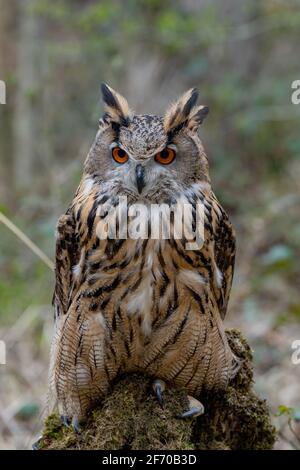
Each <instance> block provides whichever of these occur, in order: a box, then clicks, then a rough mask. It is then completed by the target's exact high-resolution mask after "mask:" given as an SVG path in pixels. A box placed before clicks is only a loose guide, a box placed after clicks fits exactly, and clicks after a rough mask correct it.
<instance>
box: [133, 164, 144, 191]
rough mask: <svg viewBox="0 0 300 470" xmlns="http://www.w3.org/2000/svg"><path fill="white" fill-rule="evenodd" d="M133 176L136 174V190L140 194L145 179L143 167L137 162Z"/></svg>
mask: <svg viewBox="0 0 300 470" xmlns="http://www.w3.org/2000/svg"><path fill="white" fill-rule="evenodd" d="M135 176H136V185H137V188H138V192H139V193H140V194H141V192H142V190H143V188H144V186H145V179H144V168H143V167H142V165H140V164H138V165H137V166H136V168H135Z"/></svg>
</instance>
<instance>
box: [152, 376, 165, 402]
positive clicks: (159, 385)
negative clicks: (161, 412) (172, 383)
mask: <svg viewBox="0 0 300 470" xmlns="http://www.w3.org/2000/svg"><path fill="white" fill-rule="evenodd" d="M152 388H153V390H154V393H155V396H156V398H157V401H158V403H159V404H160V406H161V407H162V408H163V407H164V399H163V392H164V391H165V389H166V384H165V382H164V381H163V380H160V379H156V380H154V382H153V384H152Z"/></svg>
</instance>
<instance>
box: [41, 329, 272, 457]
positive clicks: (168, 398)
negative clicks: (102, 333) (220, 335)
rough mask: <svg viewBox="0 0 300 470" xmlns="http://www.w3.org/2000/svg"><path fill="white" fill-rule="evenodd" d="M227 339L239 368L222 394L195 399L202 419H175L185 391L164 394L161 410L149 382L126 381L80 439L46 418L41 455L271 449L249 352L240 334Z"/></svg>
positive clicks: (268, 426) (140, 378)
mask: <svg viewBox="0 0 300 470" xmlns="http://www.w3.org/2000/svg"><path fill="white" fill-rule="evenodd" d="M226 334H227V337H228V340H229V344H230V346H231V348H232V350H233V352H234V353H235V354H236V355H237V356H238V357H239V358H240V359H241V360H242V365H241V368H240V370H239V372H238V374H237V375H236V377H235V378H234V379H233V380H232V382H231V383H230V385H229V387H228V389H227V391H226V392H225V393H222V394H221V393H215V392H214V393H212V392H211V393H210V394H205V393H204V394H202V395H201V396H200V397H199V399H200V400H201V402H202V403H203V404H204V407H205V413H204V414H203V415H202V416H199V417H198V418H196V419H189V420H179V419H177V418H176V415H177V414H179V413H180V412H182V411H184V410H185V409H186V407H187V395H186V392H185V391H184V390H179V389H170V390H166V391H165V395H164V396H165V407H164V409H161V408H160V406H159V405H158V403H157V401H156V398H155V397H154V396H153V393H152V391H151V383H152V382H151V379H150V378H149V377H144V376H142V375H137V374H133V375H127V376H123V377H120V378H119V379H118V381H117V382H116V383H115V384H114V385H113V387H112V390H111V393H110V394H109V395H108V396H107V397H106V399H105V400H104V401H103V403H102V404H101V405H99V407H97V408H95V409H94V410H93V411H92V412H91V414H90V416H89V417H88V419H87V422H86V423H85V425H84V426H82V432H81V434H80V435H78V436H77V435H76V434H75V433H74V432H73V430H72V429H71V428H65V427H63V426H62V424H61V421H60V418H59V416H58V415H56V414H52V415H50V416H49V417H48V418H47V419H46V421H45V427H44V431H43V437H42V440H41V441H40V449H90V450H92V449H102V450H120V449H122V450H140V449H143V450H180V449H182V450H195V449H203V450H204V449H221V450H237V449H251V450H259V449H272V447H273V445H274V442H275V440H276V431H275V428H274V426H273V425H272V423H271V418H270V412H269V409H268V406H267V403H266V401H265V400H262V399H260V398H259V397H258V396H257V395H256V393H255V392H254V390H253V367H252V353H251V349H250V347H249V345H248V343H247V342H246V340H245V339H244V338H243V337H242V335H241V333H240V332H239V331H237V330H228V331H226Z"/></svg>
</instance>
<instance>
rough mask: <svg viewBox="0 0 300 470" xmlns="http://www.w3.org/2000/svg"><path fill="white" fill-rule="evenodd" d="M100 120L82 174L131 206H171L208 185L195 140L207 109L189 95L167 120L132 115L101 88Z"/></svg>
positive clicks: (202, 155)
mask: <svg viewBox="0 0 300 470" xmlns="http://www.w3.org/2000/svg"><path fill="white" fill-rule="evenodd" d="M102 92H103V97H104V101H105V104H106V113H105V115H104V116H103V118H102V119H101V120H100V127H99V131H98V133H97V136H96V139H95V142H94V144H93V146H92V148H91V150H90V153H89V155H88V158H87V160H86V164H85V171H86V173H87V174H88V175H90V176H92V177H93V178H95V179H96V180H97V182H99V185H100V186H102V187H105V190H106V191H109V192H110V193H111V194H112V195H118V196H127V198H128V199H129V200H130V201H132V202H136V201H141V202H150V203H171V201H172V200H174V198H176V195H177V194H180V193H182V192H183V191H185V190H187V189H188V188H190V187H191V185H192V184H194V183H197V182H202V183H209V175H208V164H207V158H206V155H205V152H204V149H203V146H202V144H201V141H200V139H199V137H198V135H197V129H198V126H199V124H200V123H201V122H202V121H203V119H204V118H205V117H206V115H207V113H208V108H207V107H204V106H200V107H199V106H198V107H196V106H195V103H196V99H197V92H196V90H195V89H192V90H189V91H188V92H187V93H185V95H183V96H182V97H181V98H180V100H179V101H178V102H177V103H176V104H175V105H173V106H172V107H171V108H170V109H169V110H168V111H167V113H166V115H165V117H164V118H162V117H159V116H153V115H134V114H133V113H132V112H131V111H130V109H129V107H128V104H127V101H126V100H125V98H123V97H122V96H121V95H119V94H118V93H117V92H115V91H113V90H112V89H111V88H109V87H108V86H107V85H103V86H102Z"/></svg>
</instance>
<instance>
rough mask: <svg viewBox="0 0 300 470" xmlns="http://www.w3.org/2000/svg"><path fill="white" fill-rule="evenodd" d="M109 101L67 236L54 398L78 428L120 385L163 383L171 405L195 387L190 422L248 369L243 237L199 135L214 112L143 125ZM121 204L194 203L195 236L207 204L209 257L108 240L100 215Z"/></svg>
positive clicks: (63, 230)
mask: <svg viewBox="0 0 300 470" xmlns="http://www.w3.org/2000/svg"><path fill="white" fill-rule="evenodd" d="M102 93H103V99H104V103H105V114H104V116H103V118H102V119H101V120H100V125H99V130H98V132H97V135H96V138H95V141H94V143H93V145H92V147H91V150H90V152H89V154H88V156H87V159H86V161H85V165H84V172H83V177H82V179H81V182H80V185H79V187H78V189H77V192H76V195H75V197H74V199H73V201H72V203H71V204H70V206H69V208H68V210H67V212H66V214H64V215H62V216H61V217H60V219H59V221H58V227H57V242H56V286H55V292H54V306H55V332H54V337H53V342H52V350H51V364H50V397H51V399H52V400H53V401H54V402H55V403H56V404H57V405H58V409H59V411H60V414H61V415H62V416H63V419H64V420H65V421H68V420H72V421H73V426H74V427H75V429H76V428H77V425H78V420H79V419H81V418H82V417H84V416H85V415H86V413H87V411H88V410H89V408H90V407H91V406H92V404H93V403H95V401H97V400H99V399H100V398H101V397H103V396H104V395H105V394H106V393H107V392H108V389H109V386H110V384H111V382H112V381H113V380H114V379H115V377H116V376H117V375H118V374H121V373H129V372H132V371H139V372H142V373H144V374H146V375H148V376H149V377H152V378H153V384H154V385H153V387H154V390H155V392H156V395H157V397H158V400H159V401H160V403H161V404H162V400H163V398H162V394H163V390H164V387H165V384H168V385H169V386H180V387H185V388H186V390H187V391H188V393H189V395H190V396H191V398H190V400H191V407H190V410H188V411H187V412H185V413H183V415H182V416H183V417H187V416H193V415H198V414H200V413H202V412H203V406H202V405H201V403H200V402H199V401H197V400H196V399H193V398H192V396H193V397H199V394H200V392H201V390H202V389H203V388H204V389H206V390H214V389H225V388H226V386H227V384H228V381H229V380H230V378H231V377H232V375H233V374H234V371H235V369H236V364H237V360H236V358H235V357H234V355H233V353H232V351H231V349H230V347H229V345H228V343H227V339H226V336H225V333H224V326H223V319H224V317H225V314H226V309H227V302H228V297H229V293H230V289H231V282H232V276H233V268H234V256H235V236H234V233H233V229H232V226H231V223H230V222H229V219H228V217H227V215H226V213H225V212H224V210H223V208H222V207H221V205H220V204H219V202H218V201H217V199H216V197H215V195H214V193H213V191H212V189H211V184H210V178H209V172H208V162H207V157H206V154H205V151H204V149H203V146H202V143H201V140H200V138H199V136H198V134H197V130H198V127H199V125H200V124H201V123H202V122H203V120H204V118H205V117H206V116H207V114H208V108H207V107H205V106H198V105H197V98H198V92H197V90H196V89H191V90H189V91H187V92H186V93H185V94H184V95H183V96H182V97H181V98H180V99H179V100H178V101H177V102H176V103H175V104H174V105H172V106H171V107H170V108H169V109H168V110H167V112H166V114H165V116H164V117H159V116H153V115H135V114H134V113H133V112H132V111H131V110H130V108H129V106H128V103H127V101H126V99H125V98H124V97H122V96H121V95H120V94H119V93H117V92H116V91H114V90H113V89H112V88H110V87H109V86H107V85H105V84H103V85H102ZM120 197H123V198H124V197H126V198H127V203H128V207H129V208H130V207H131V206H132V205H133V204H135V203H141V204H144V205H145V206H146V207H148V208H149V207H150V206H152V205H158V204H164V206H165V207H166V206H167V207H170V206H171V205H174V204H175V205H176V204H181V205H182V204H183V205H184V204H189V205H190V206H191V207H192V212H191V214H192V215H191V218H192V223H193V226H194V227H195V224H196V210H195V206H196V204H198V203H199V204H200V205H201V206H202V207H203V210H204V212H203V214H204V215H203V217H204V218H203V220H202V223H203V234H204V236H203V244H202V246H201V248H200V249H194V250H187V249H186V248H185V242H186V240H185V239H184V235H183V236H182V237H181V238H178V237H177V238H176V237H174V236H171V237H170V238H169V239H167V238H160V239H152V238H151V237H148V238H130V237H127V238H126V237H122V238H121V237H115V238H113V237H107V238H106V239H105V238H102V239H100V237H99V236H98V232H97V226H98V224H99V223H100V222H101V218H102V219H103V217H104V216H103V214H102V215H101V214H100V212H99V208H100V207H101V206H104V205H107V204H108V203H109V205H110V207H112V208H115V209H116V208H117V207H118V205H119V201H120ZM106 215H107V213H106ZM151 220H152V219H150V218H149V220H148V221H147V223H148V225H151ZM119 222H120V221H119ZM170 223H171V225H172V224H173V225H174V223H175V222H174V220H172V218H171V221H170ZM118 228H119V229H120V226H119V227H118Z"/></svg>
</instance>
